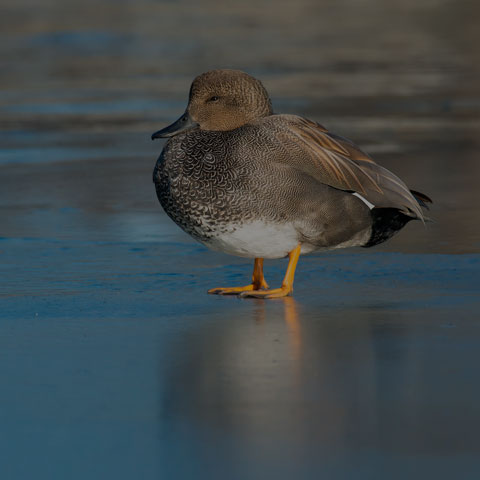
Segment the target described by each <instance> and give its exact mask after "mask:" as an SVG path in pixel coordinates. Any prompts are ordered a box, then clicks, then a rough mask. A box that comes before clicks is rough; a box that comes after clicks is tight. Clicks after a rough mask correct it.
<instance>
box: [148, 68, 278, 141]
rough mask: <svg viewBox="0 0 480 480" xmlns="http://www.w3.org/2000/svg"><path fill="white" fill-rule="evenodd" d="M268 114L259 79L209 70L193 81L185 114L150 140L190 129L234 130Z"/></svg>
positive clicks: (238, 72) (269, 106)
mask: <svg viewBox="0 0 480 480" xmlns="http://www.w3.org/2000/svg"><path fill="white" fill-rule="evenodd" d="M272 113H273V112H272V104H271V102H270V98H269V97H268V93H267V91H266V90H265V88H264V86H263V85H262V84H261V82H260V81H259V80H257V79H255V78H253V77H252V76H250V75H248V74H247V73H245V72H241V71H240V70H212V71H210V72H207V73H203V74H202V75H199V76H198V77H196V78H195V80H194V81H193V83H192V86H191V87H190V96H189V100H188V106H187V109H186V111H185V113H184V114H183V115H182V116H181V117H180V118H179V119H178V120H177V121H176V122H174V123H172V124H171V125H169V126H168V127H166V128H164V129H162V130H159V131H158V132H155V133H154V134H153V135H152V140H154V139H155V138H165V137H173V136H174V135H177V134H179V133H181V132H184V131H186V130H190V129H193V128H199V129H200V130H210V131H228V130H234V129H236V128H239V127H241V126H242V125H245V124H247V123H251V122H253V121H254V120H256V119H258V118H261V117H266V116H268V115H271V114H272Z"/></svg>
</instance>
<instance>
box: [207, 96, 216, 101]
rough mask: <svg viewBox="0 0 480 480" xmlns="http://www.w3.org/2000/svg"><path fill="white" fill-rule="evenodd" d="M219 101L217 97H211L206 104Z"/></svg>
mask: <svg viewBox="0 0 480 480" xmlns="http://www.w3.org/2000/svg"><path fill="white" fill-rule="evenodd" d="M218 100H219V98H218V97H217V96H215V95H214V96H213V97H210V98H209V99H208V100H207V102H217V101H218Z"/></svg>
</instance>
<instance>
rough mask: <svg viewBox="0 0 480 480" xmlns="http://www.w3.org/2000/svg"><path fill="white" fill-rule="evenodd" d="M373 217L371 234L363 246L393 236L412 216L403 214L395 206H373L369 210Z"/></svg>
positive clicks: (374, 243)
mask: <svg viewBox="0 0 480 480" xmlns="http://www.w3.org/2000/svg"><path fill="white" fill-rule="evenodd" d="M370 213H371V214H372V218H373V224H372V234H371V236H370V239H369V240H368V242H367V243H366V244H365V245H363V246H364V247H373V246H374V245H378V244H379V243H383V242H385V241H386V240H388V239H389V238H391V237H393V236H394V235H395V234H396V233H397V232H398V231H399V230H401V229H402V228H403V227H404V226H405V225H406V224H407V223H408V222H409V221H410V220H413V217H409V216H408V215H405V214H403V213H402V212H400V210H397V209H396V208H374V209H373V210H371V212H370Z"/></svg>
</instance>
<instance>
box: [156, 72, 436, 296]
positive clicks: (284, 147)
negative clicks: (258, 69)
mask: <svg viewBox="0 0 480 480" xmlns="http://www.w3.org/2000/svg"><path fill="white" fill-rule="evenodd" d="M159 137H171V138H170V140H169V141H168V142H167V144H166V145H165V148H164V150H163V152H162V154H161V155H160V158H159V160H158V162H157V165H156V167H155V171H154V175H153V177H154V181H155V185H156V190H157V195H158V198H159V200H160V203H161V204H162V206H163V208H164V209H165V211H166V212H167V214H168V215H170V217H172V219H173V220H174V221H175V222H176V223H177V224H178V225H179V226H180V227H182V228H183V229H184V230H185V231H186V232H188V233H189V234H191V235H192V236H193V237H194V238H196V239H197V240H199V241H201V242H202V243H204V244H205V245H207V246H208V247H211V248H213V249H217V250H221V251H224V252H226V253H230V254H233V255H239V256H244V257H251V258H255V266H254V271H253V280H252V283H251V284H250V285H247V286H245V287H237V288H215V289H211V290H210V291H209V292H210V293H217V294H239V295H240V296H242V297H245V296H254V297H261V298H271V297H282V296H285V295H289V294H290V293H291V292H292V290H293V279H294V274H295V268H296V264H297V261H298V258H299V255H300V254H302V253H309V252H312V251H315V250H325V249H332V248H343V247H351V246H363V247H370V246H373V245H376V244H378V243H381V242H384V241H385V240H387V239H388V238H390V237H391V236H392V235H394V234H395V233H396V232H397V231H399V230H400V229H401V228H403V226H404V225H405V224H406V223H407V222H409V221H410V220H412V219H420V220H422V221H423V220H424V217H423V214H422V211H421V208H420V206H425V202H428V201H430V200H429V199H428V197H426V196H425V195H422V194H420V193H417V192H413V191H412V192H411V191H410V190H409V189H408V188H407V186H406V185H405V184H404V183H403V182H402V181H401V180H400V179H399V178H398V177H396V176H395V175H394V174H393V173H391V172H389V171H388V170H386V169H385V168H383V167H381V166H379V165H377V164H376V163H375V162H373V160H372V159H371V158H370V157H369V156H368V155H367V154H365V153H364V152H362V151H361V150H360V149H359V148H358V147H357V146H356V145H354V144H353V143H352V142H351V141H349V140H347V139H345V138H342V137H339V136H338V135H335V134H333V133H330V132H328V131H327V130H326V129H325V128H324V127H322V126H321V125H319V124H317V123H314V122H311V121H310V120H307V119H305V118H301V117H298V116H295V115H273V112H272V106H271V103H270V99H269V97H268V94H267V92H266V90H265V89H264V87H263V86H262V84H261V83H260V82H259V81H258V80H256V79H254V78H253V77H251V76H250V75H247V74H246V73H243V72H240V71H235V70H214V71H211V72H208V73H205V74H203V75H200V76H199V77H197V78H196V79H195V80H194V82H193V84H192V87H191V89H190V98H189V102H188V106H187V110H186V112H185V114H184V115H182V117H181V118H180V119H179V120H177V121H176V122H175V123H173V124H172V125H170V126H168V127H166V128H164V129H163V130H160V131H158V132H156V133H154V134H153V136H152V138H159ZM286 256H289V264H288V268H287V272H286V275H285V278H284V281H283V283H282V286H281V288H277V289H271V290H270V289H268V285H267V283H266V281H265V279H264V277H263V258H282V257H286Z"/></svg>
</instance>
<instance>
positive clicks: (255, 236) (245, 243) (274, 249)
mask: <svg viewBox="0 0 480 480" xmlns="http://www.w3.org/2000/svg"><path fill="white" fill-rule="evenodd" d="M204 243H205V245H206V246H207V247H209V248H212V249H213V250H218V251H221V252H224V253H229V254H230V255H237V256H239V257H248V258H283V257H286V256H287V255H288V253H289V252H291V251H292V250H293V249H294V248H295V247H296V246H297V245H298V243H299V235H298V233H297V231H296V229H295V228H294V226H293V225H292V224H288V223H282V224H280V223H265V222H262V221H260V220H257V221H254V222H250V223H247V224H243V225H241V226H234V225H232V227H231V229H230V231H229V232H228V233H221V234H218V235H216V236H215V237H213V238H211V239H209V240H208V241H207V242H204ZM302 253H307V252H305V251H302Z"/></svg>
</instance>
